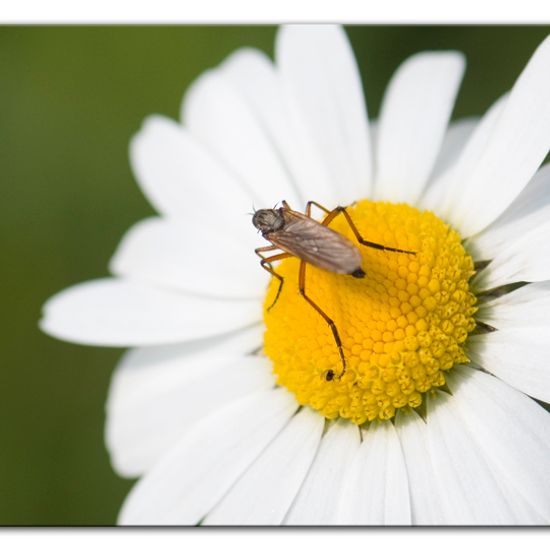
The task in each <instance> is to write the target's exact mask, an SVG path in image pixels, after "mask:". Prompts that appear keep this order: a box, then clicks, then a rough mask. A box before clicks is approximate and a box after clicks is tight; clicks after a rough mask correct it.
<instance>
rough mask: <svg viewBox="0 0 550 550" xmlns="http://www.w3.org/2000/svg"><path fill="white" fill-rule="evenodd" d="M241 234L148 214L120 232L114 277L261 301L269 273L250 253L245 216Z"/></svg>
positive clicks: (251, 235) (252, 242)
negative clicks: (122, 235) (121, 233)
mask: <svg viewBox="0 0 550 550" xmlns="http://www.w3.org/2000/svg"><path fill="white" fill-rule="evenodd" d="M238 217H239V218H240V219H241V221H242V222H243V223H245V224H246V226H247V228H246V229H247V232H245V231H243V236H244V235H246V237H245V238H244V239H243V238H240V239H239V238H237V235H235V234H234V233H232V232H231V231H229V230H225V231H221V230H219V229H218V227H216V226H215V225H212V224H210V223H204V224H203V225H202V226H200V227H196V226H193V225H192V224H190V223H189V222H188V220H186V219H175V218H168V219H162V218H149V219H146V220H142V221H141V222H138V223H137V224H136V225H134V227H132V228H131V229H130V230H129V231H128V232H127V233H126V235H125V236H124V238H123V240H122V242H121V243H120V244H119V246H118V249H117V251H116V253H115V255H114V257H113V258H112V260H111V263H110V269H111V272H112V273H113V274H114V275H118V276H121V277H131V278H132V279H136V280H140V281H144V282H146V281H150V282H152V283H153V284H157V285H158V286H165V287H170V288H173V289H176V290H183V291H187V292H190V293H193V294H202V295H205V296H213V297H222V298H223V297H225V298H257V299H261V297H262V295H263V294H264V291H265V287H266V285H267V282H268V280H269V279H268V276H267V277H266V275H268V274H267V273H266V272H265V270H263V269H261V267H260V265H259V259H258V256H256V255H255V254H254V248H255V246H257V238H256V231H255V229H254V228H253V227H252V224H251V223H250V219H248V218H246V217H245V216H242V215H239V216H238Z"/></svg>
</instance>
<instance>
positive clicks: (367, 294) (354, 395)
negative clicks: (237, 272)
mask: <svg viewBox="0 0 550 550" xmlns="http://www.w3.org/2000/svg"><path fill="white" fill-rule="evenodd" d="M348 212H349V213H350V215H351V217H352V219H353V221H354V223H355V225H356V226H357V228H358V229H359V232H360V233H361V234H362V235H363V237H364V238H366V239H368V240H369V241H373V242H376V243H380V244H383V245H385V246H389V247H393V248H400V249H404V250H412V251H415V252H416V254H415V255H409V254H403V253H397V252H387V251H381V250H375V249H372V248H368V247H366V246H363V245H360V244H357V246H358V248H359V249H360V251H361V254H362V256H363V263H362V267H363V270H364V271H365V272H366V276H365V277H364V278H362V279H357V278H354V277H352V276H350V275H338V274H333V273H329V272H327V271H324V270H321V269H319V268H316V267H314V266H312V265H308V266H307V270H306V292H307V295H308V296H309V297H310V298H311V299H312V300H313V301H314V302H315V303H316V304H317V305H318V306H319V307H320V308H321V309H322V310H323V311H324V312H325V313H326V314H327V315H328V316H329V317H330V318H331V319H332V320H333V321H334V322H335V324H336V326H337V329H338V332H339V334H340V337H341V340H342V347H343V352H344V355H345V357H346V361H347V369H346V373H345V374H344V376H343V377H342V378H341V379H338V377H337V376H336V377H335V379H334V380H332V381H327V380H326V376H325V375H326V373H327V372H328V371H329V370H333V371H334V373H335V374H336V375H338V373H341V372H342V362H341V359H340V357H339V354H338V348H337V346H336V343H335V340H334V336H333V334H332V332H331V330H330V328H329V326H328V325H327V323H326V321H325V320H324V319H323V318H322V317H321V315H320V314H319V313H318V312H317V311H315V309H314V308H313V307H312V306H311V305H310V304H308V303H307V302H306V300H304V298H303V297H302V296H301V295H300V293H299V289H298V268H299V262H300V261H299V260H298V259H297V258H289V259H286V260H283V261H282V262H281V263H280V265H278V266H277V267H276V271H277V273H279V274H280V275H281V276H282V277H284V285H283V288H282V291H281V294H280V297H279V299H278V301H277V303H276V305H275V306H274V307H273V308H271V309H270V310H269V311H267V307H269V306H270V305H271V304H272V303H273V300H274V298H275V294H276V292H277V288H278V280H277V279H275V278H274V279H273V280H272V281H271V284H270V286H269V289H268V292H267V296H266V299H265V302H264V320H265V324H266V332H265V337H264V349H265V353H266V354H267V356H268V357H269V358H270V359H271V361H272V362H273V370H274V372H275V374H276V375H277V382H278V383H279V384H280V385H282V386H285V387H286V388H288V389H289V390H290V391H291V392H293V393H294V394H295V396H296V398H297V400H298V401H299V403H301V404H302V405H309V406H310V407H312V408H314V409H316V410H318V411H319V412H320V413H321V414H323V415H324V416H325V417H327V418H337V417H343V418H347V419H349V420H351V421H352V422H355V423H356V424H362V423H364V422H365V421H367V420H374V419H389V418H392V417H393V416H394V415H395V412H396V410H397V409H399V408H401V407H406V406H409V407H418V406H419V405H420V404H421V403H422V399H423V398H422V395H423V394H424V393H426V392H427V391H429V390H430V389H431V388H434V387H438V386H442V385H444V384H445V376H444V373H445V371H448V370H449V369H451V368H452V367H453V365H455V364H458V363H467V362H468V358H467V356H466V355H465V352H464V343H465V340H466V338H467V336H468V333H469V332H470V331H472V330H473V328H474V327H475V324H476V323H475V320H474V313H475V311H476V307H475V302H476V298H475V296H474V294H473V293H472V292H471V291H470V288H469V284H468V281H469V279H470V277H471V276H472V275H473V273H474V266H473V261H472V258H471V257H470V256H469V255H468V254H467V253H466V251H465V250H464V248H463V246H462V244H461V240H460V236H459V234H458V233H457V232H456V231H454V230H453V229H451V228H450V227H449V226H448V225H447V224H445V223H444V222H443V221H442V220H440V219H439V218H438V217H437V216H435V215H434V214H433V213H431V212H420V211H419V210H417V209H416V208H413V207H411V206H408V205H404V204H389V203H383V202H372V201H367V200H364V201H361V202H358V203H357V204H355V205H354V206H352V207H349V208H348ZM330 227H331V228H332V229H334V230H336V231H338V232H339V233H341V234H343V235H345V236H346V237H348V238H349V239H350V240H351V241H352V242H354V243H356V242H357V241H356V239H355V237H354V236H353V233H352V231H351V229H350V228H349V225H348V224H347V222H346V220H345V219H344V218H343V216H339V217H337V218H336V219H335V220H334V221H333V222H332V223H331V224H330Z"/></svg>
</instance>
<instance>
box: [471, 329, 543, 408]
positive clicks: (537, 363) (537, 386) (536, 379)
mask: <svg viewBox="0 0 550 550" xmlns="http://www.w3.org/2000/svg"><path fill="white" fill-rule="evenodd" d="M518 324H519V323H518ZM549 339H550V324H547V325H546V326H532V327H521V328H503V329H499V330H497V331H496V332H491V333H488V334H478V335H474V336H471V337H470V339H469V341H468V347H469V357H470V358H471V359H472V360H473V361H475V362H476V363H478V364H479V365H481V366H482V367H483V368H484V369H485V370H487V371H488V372H490V373H492V374H494V375H495V376H498V377H499V378H501V379H502V380H504V381H505V382H507V383H508V384H510V385H511V386H514V387H515V388H517V389H518V390H520V391H522V392H525V393H527V394H529V395H531V396H533V397H535V398H537V399H542V400H543V401H546V402H550V349H549V348H548V341H549Z"/></svg>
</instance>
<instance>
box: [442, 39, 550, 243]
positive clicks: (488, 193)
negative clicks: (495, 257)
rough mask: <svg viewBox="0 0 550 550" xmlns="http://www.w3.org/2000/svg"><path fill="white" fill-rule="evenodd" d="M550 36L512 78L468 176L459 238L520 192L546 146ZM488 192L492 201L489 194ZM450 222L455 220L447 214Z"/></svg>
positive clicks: (548, 141) (486, 221) (486, 222)
mask: <svg viewBox="0 0 550 550" xmlns="http://www.w3.org/2000/svg"><path fill="white" fill-rule="evenodd" d="M549 96H550V38H547V39H546V40H545V41H544V42H543V43H542V44H541V45H540V46H539V47H538V49H537V50H536V51H535V53H534V54H533V56H532V57H531V59H530V61H529V63H528V64H527V66H526V67H525V69H524V70H523V72H522V73H521V75H520V77H519V78H518V80H517V81H516V83H515V85H514V87H513V89H512V91H511V93H510V97H509V99H508V100H507V101H506V104H505V106H504V109H503V111H502V113H501V115H500V116H499V117H498V120H497V121H496V123H495V125H494V128H493V131H492V134H491V136H490V139H489V140H488V143H487V146H486V147H485V149H484V151H483V153H482V155H481V156H480V158H479V160H478V162H477V163H476V164H475V165H474V166H473V168H472V170H471V172H470V173H469V174H468V177H467V179H466V181H467V186H466V188H465V189H464V190H463V192H462V194H461V195H460V204H459V205H458V207H457V209H458V210H461V211H465V210H466V209H467V210H468V216H467V218H465V219H464V220H463V221H462V222H461V223H460V225H459V224H458V223H456V225H457V227H460V230H461V234H462V236H463V237H469V236H471V235H474V234H475V233H477V232H478V231H481V230H482V229H483V228H485V227H487V226H488V225H489V224H490V223H491V222H492V221H493V220H495V219H496V218H497V217H498V216H499V215H500V214H501V213H502V212H503V211H504V210H505V209H506V208H507V207H508V205H509V204H511V203H512V201H513V200H514V199H515V198H516V197H517V196H518V195H519V193H520V192H521V190H522V189H523V188H524V187H525V185H526V184H527V182H528V181H529V180H530V179H531V177H532V176H533V175H534V173H535V172H536V170H537V168H538V167H539V165H540V164H541V162H542V161H543V160H544V157H545V156H546V154H547V153H548V150H549V149H550V102H549V101H548V97H549ZM488 197H490V200H487V198H488ZM450 221H451V222H452V223H455V222H456V220H455V219H454V217H452V218H451V219H450Z"/></svg>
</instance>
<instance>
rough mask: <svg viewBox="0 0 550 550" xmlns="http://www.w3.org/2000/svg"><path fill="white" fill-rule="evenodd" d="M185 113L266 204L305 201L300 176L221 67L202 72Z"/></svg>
mask: <svg viewBox="0 0 550 550" xmlns="http://www.w3.org/2000/svg"><path fill="white" fill-rule="evenodd" d="M182 119H183V121H184V123H185V126H186V127H187V128H188V129H189V131H190V132H191V134H192V135H193V136H194V137H195V138H197V139H198V140H200V141H201V142H202V143H204V144H205V145H206V146H207V147H208V148H209V150H210V151H211V152H212V154H215V155H216V157H217V158H219V159H220V162H221V163H222V164H223V166H224V167H225V168H226V170H228V171H229V172H230V173H231V174H233V175H234V176H235V177H236V178H237V179H238V180H239V181H240V182H242V184H243V185H244V186H245V187H246V189H248V190H249V192H250V193H251V194H253V196H254V197H255V198H256V201H257V202H256V206H258V205H259V206H261V207H265V208H270V207H273V205H274V204H275V203H277V202H279V201H281V200H282V199H286V200H288V201H289V202H290V204H299V205H300V204H301V201H300V200H299V194H298V193H297V187H296V182H294V181H293V180H292V176H291V174H290V173H289V171H288V169H287V168H286V166H285V164H284V162H283V159H281V157H280V155H279V152H278V151H277V148H276V146H275V144H274V143H273V140H272V138H271V136H270V134H269V130H268V128H266V127H265V126H264V125H263V124H262V121H261V119H260V118H259V117H258V115H257V114H256V113H255V112H254V111H253V109H252V108H251V107H250V106H249V105H248V104H247V102H246V101H245V99H244V98H243V96H242V95H241V94H240V93H239V92H238V90H236V89H235V87H234V86H233V85H232V84H231V81H230V80H229V79H228V78H227V77H226V76H224V74H223V72H222V71H220V70H210V71H207V72H205V73H203V75H202V76H200V77H199V78H198V79H197V80H196V81H195V82H194V83H193V85H192V86H191V88H190V89H189V90H188V91H187V93H186V95H185V98H184V102H183V106H182Z"/></svg>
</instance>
